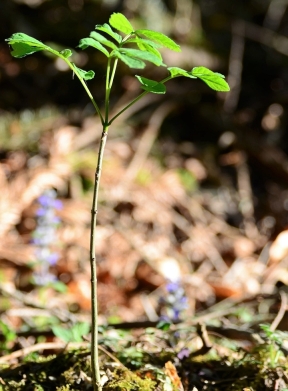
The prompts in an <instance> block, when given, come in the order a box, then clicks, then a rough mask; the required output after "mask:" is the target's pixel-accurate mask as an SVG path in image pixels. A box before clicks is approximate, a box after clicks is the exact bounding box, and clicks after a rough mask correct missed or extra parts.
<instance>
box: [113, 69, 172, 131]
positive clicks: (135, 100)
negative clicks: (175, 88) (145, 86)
mask: <svg viewBox="0 0 288 391" xmlns="http://www.w3.org/2000/svg"><path fill="white" fill-rule="evenodd" d="M171 79H172V76H167V77H166V78H165V79H163V80H161V81H160V82H159V83H162V84H164V83H166V82H167V81H168V80H171ZM149 92H150V91H143V92H142V93H141V94H140V95H138V96H137V97H136V98H135V99H133V100H132V101H131V102H130V103H129V104H128V105H127V106H125V107H124V108H123V109H122V110H120V111H119V112H118V113H117V114H116V115H114V117H113V118H111V119H110V121H109V122H108V125H109V126H110V125H111V124H112V122H114V121H115V119H116V118H118V117H119V115H121V114H122V113H124V111H126V110H127V109H129V107H131V106H133V105H134V103H136V102H138V100H140V99H141V98H143V96H145V95H147V94H148V93H149Z"/></svg>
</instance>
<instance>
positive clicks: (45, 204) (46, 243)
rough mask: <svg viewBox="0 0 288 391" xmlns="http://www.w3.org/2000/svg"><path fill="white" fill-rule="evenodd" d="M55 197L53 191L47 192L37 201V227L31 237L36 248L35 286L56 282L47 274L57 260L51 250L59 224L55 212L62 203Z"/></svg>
mask: <svg viewBox="0 0 288 391" xmlns="http://www.w3.org/2000/svg"><path fill="white" fill-rule="evenodd" d="M56 196H57V194H56V191H55V190H47V191H45V193H44V194H42V195H41V196H40V197H39V198H38V200H37V201H38V203H39V208H38V210H37V212H36V216H37V227H36V229H35V231H34V232H33V235H32V236H33V239H32V242H33V243H34V244H35V245H36V246H37V249H36V258H37V263H38V266H39V268H38V270H37V271H36V272H35V273H34V275H33V278H34V282H35V284H37V285H47V284H49V283H51V282H54V281H56V277H55V276H54V275H53V274H51V273H50V272H49V269H50V266H54V265H55V264H56V263H57V261H58V258H59V255H58V254H57V253H56V252H55V251H54V250H53V245H54V244H55V242H56V239H57V236H56V234H57V227H58V226H59V223H60V219H59V217H57V216H56V215H55V211H56V210H59V209H61V208H62V203H61V201H59V200H57V199H56Z"/></svg>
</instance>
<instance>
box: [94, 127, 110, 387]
mask: <svg viewBox="0 0 288 391" xmlns="http://www.w3.org/2000/svg"><path fill="white" fill-rule="evenodd" d="M107 134H108V127H105V126H104V127H103V131H102V136H101V140H100V145H99V152H98V161H97V167H96V171H95V182H94V189H93V201H92V209H91V235H90V266H91V305H92V328H91V337H92V341H91V366H92V375H93V386H94V390H95V391H102V385H101V376H100V368H99V351H98V302H97V297H98V296H97V267H96V235H95V233H96V222H97V207H98V195H99V184H100V177H101V171H102V165H103V156H104V149H105V145H106V140H107Z"/></svg>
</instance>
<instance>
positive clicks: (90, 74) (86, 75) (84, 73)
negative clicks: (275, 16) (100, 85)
mask: <svg viewBox="0 0 288 391" xmlns="http://www.w3.org/2000/svg"><path fill="white" fill-rule="evenodd" d="M73 67H74V68H75V69H76V70H77V72H78V73H79V74H80V76H81V77H82V79H84V80H91V79H93V77H94V76H95V72H94V71H84V69H81V68H78V67H76V65H75V64H73Z"/></svg>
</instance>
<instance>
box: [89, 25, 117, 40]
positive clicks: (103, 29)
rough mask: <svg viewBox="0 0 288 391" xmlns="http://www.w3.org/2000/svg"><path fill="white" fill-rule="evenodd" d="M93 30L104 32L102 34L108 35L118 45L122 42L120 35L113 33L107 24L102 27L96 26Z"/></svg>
mask: <svg viewBox="0 0 288 391" xmlns="http://www.w3.org/2000/svg"><path fill="white" fill-rule="evenodd" d="M95 29H96V30H100V31H104V33H106V34H108V35H110V37H112V38H114V39H115V41H117V42H118V43H121V42H122V37H121V35H119V34H117V33H115V32H114V31H113V30H112V29H111V27H110V26H109V24H107V23H104V24H103V25H101V24H96V26H95Z"/></svg>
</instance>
